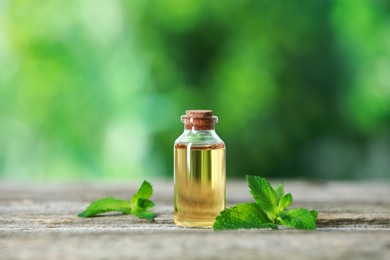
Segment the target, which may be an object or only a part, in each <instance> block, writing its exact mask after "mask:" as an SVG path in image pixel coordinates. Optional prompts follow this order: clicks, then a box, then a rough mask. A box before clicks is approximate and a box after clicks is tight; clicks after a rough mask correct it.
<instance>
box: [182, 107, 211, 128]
mask: <svg viewBox="0 0 390 260" xmlns="http://www.w3.org/2000/svg"><path fill="white" fill-rule="evenodd" d="M181 121H182V122H183V123H184V128H185V129H188V130H191V129H193V130H213V129H214V128H215V124H216V123H217V122H218V117H216V116H213V110H186V114H185V115H183V116H181Z"/></svg>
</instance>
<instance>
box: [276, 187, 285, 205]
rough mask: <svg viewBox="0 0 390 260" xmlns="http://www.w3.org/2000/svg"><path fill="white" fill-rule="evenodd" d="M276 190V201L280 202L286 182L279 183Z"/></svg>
mask: <svg viewBox="0 0 390 260" xmlns="http://www.w3.org/2000/svg"><path fill="white" fill-rule="evenodd" d="M274 190H275V197H276V203H279V201H280V200H281V199H282V198H283V195H284V184H283V183H279V184H278V185H277V186H276V187H275V189H274Z"/></svg>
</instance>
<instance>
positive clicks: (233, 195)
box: [0, 181, 390, 259]
mask: <svg viewBox="0 0 390 260" xmlns="http://www.w3.org/2000/svg"><path fill="white" fill-rule="evenodd" d="M139 184H140V183H138V182H137V183H133V184H130V185H124V184H120V185H118V184H88V183H84V184H45V185H44V184H12V183H1V184H0V259H81V258H83V259H85V258H88V259H90V258H91V259H121V258H127V259H161V258H162V259H164V258H165V259H390V183H386V182H382V183H379V182H377V183H347V182H329V183H322V182H317V183H309V182H291V181H289V182H286V183H285V185H286V191H287V192H291V193H292V194H293V195H294V202H293V205H292V206H293V207H308V208H310V209H316V210H318V211H319V220H318V227H319V228H318V230H317V231H299V230H290V229H280V230H276V231H272V230H239V231H223V232H214V231H212V230H207V229H188V228H178V227H176V226H175V225H174V223H173V218H172V213H173V205H172V184H171V183H170V182H157V181H154V182H153V184H154V188H155V194H154V195H153V197H152V198H153V200H154V201H155V202H156V203H157V206H156V207H155V208H154V212H155V213H156V214H157V217H156V219H155V221H154V222H148V221H144V220H139V219H136V218H134V217H132V216H124V215H118V214H116V215H110V216H104V217H96V218H91V219H81V218H78V217H76V214H77V213H79V212H80V211H82V210H83V209H84V208H85V207H86V206H87V205H88V203H89V202H91V201H92V200H94V199H97V198H100V197H105V196H114V197H118V198H128V197H129V196H130V195H131V194H133V193H134V192H135V191H136V189H137V187H138V186H139ZM227 201H228V206H230V205H233V204H235V203H238V202H247V201H252V198H251V195H250V194H249V192H248V188H247V186H246V184H245V183H244V182H230V183H228V185H227Z"/></svg>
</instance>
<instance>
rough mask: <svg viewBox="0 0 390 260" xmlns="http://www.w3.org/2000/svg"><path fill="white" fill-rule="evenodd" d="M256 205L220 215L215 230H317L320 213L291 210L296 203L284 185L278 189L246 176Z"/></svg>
mask: <svg viewBox="0 0 390 260" xmlns="http://www.w3.org/2000/svg"><path fill="white" fill-rule="evenodd" d="M246 180H247V182H248V186H249V189H250V192H251V194H252V196H253V198H254V199H255V203H245V204H237V205H236V206H234V207H231V208H227V209H225V210H223V211H221V213H220V214H219V215H218V216H217V218H216V219H215V222H214V226H213V227H214V230H223V229H252V228H272V229H276V228H278V225H283V226H287V227H290V228H296V229H316V222H317V216H318V213H317V211H315V210H312V211H309V210H307V209H304V208H296V209H287V208H288V207H289V206H290V205H291V203H292V200H293V197H292V195H291V193H287V194H284V185H283V184H282V183H281V184H279V185H277V186H276V187H275V188H273V187H272V186H271V184H270V183H269V182H267V180H266V179H264V178H261V177H258V176H249V175H247V176H246Z"/></svg>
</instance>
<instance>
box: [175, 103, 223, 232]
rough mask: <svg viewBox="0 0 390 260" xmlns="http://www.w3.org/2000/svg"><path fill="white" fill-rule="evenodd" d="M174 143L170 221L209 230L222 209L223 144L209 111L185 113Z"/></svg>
mask: <svg viewBox="0 0 390 260" xmlns="http://www.w3.org/2000/svg"><path fill="white" fill-rule="evenodd" d="M181 121H182V122H183V123H184V132H183V134H182V135H181V136H180V137H179V138H178V139H177V140H176V142H175V154H174V172H175V173H174V182H175V184H174V186H175V192H174V204H175V210H174V220H175V223H176V225H178V226H183V227H212V226H213V223H214V221H215V218H216V217H217V216H218V215H219V213H220V211H221V210H223V209H225V197H226V196H225V194H226V167H225V164H226V162H225V144H224V142H223V141H222V140H221V138H219V136H218V135H217V134H216V132H215V130H214V129H215V124H216V123H217V122H218V117H216V116H213V111H212V110H187V111H186V114H185V115H183V116H182V117H181Z"/></svg>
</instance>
